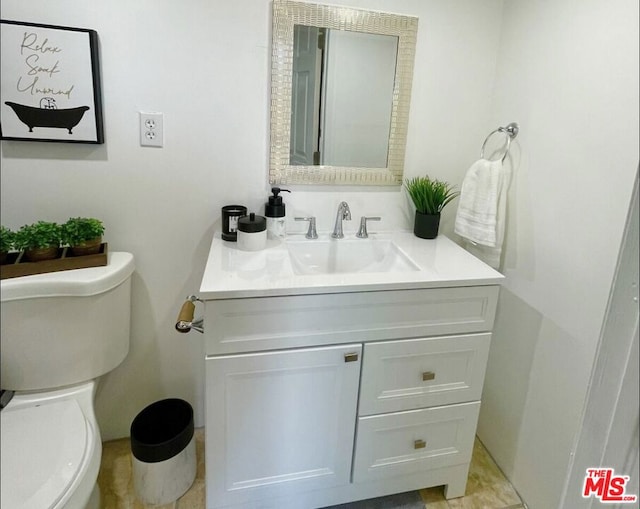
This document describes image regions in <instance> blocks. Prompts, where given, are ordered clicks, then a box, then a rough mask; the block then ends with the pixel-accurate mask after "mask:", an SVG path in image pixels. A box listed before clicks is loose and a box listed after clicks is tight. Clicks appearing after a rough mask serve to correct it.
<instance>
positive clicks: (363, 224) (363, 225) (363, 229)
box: [356, 216, 382, 239]
mask: <svg viewBox="0 0 640 509" xmlns="http://www.w3.org/2000/svg"><path fill="white" fill-rule="evenodd" d="M380 219H382V218H381V217H379V216H369V217H367V216H362V217H361V218H360V229H359V230H358V233H356V237H358V238H359V239H366V238H368V237H369V234H368V233H367V221H380Z"/></svg>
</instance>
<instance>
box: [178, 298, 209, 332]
mask: <svg viewBox="0 0 640 509" xmlns="http://www.w3.org/2000/svg"><path fill="white" fill-rule="evenodd" d="M196 302H202V301H201V300H200V299H199V298H198V297H196V296H195V295H189V296H188V297H187V300H186V301H185V302H184V304H182V307H181V308H180V313H178V320H177V321H176V330H177V331H178V332H182V333H187V332H191V329H193V330H195V331H198V332H200V333H203V332H204V323H203V322H204V321H203V318H202V317H200V318H196V319H195V320H194V319H193V315H194V313H195V309H196V304H195V303H196Z"/></svg>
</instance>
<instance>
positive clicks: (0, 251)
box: [0, 226, 16, 263]
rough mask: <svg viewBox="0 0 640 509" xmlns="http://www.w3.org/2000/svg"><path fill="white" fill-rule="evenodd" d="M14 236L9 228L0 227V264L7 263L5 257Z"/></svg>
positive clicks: (11, 246) (11, 245)
mask: <svg viewBox="0 0 640 509" xmlns="http://www.w3.org/2000/svg"><path fill="white" fill-rule="evenodd" d="M15 236H16V234H15V233H13V232H12V231H11V230H10V229H9V228H7V227H5V226H0V263H5V262H6V261H7V255H8V254H9V251H11V249H12V248H13V239H14V238H15Z"/></svg>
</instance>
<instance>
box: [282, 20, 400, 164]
mask: <svg viewBox="0 0 640 509" xmlns="http://www.w3.org/2000/svg"><path fill="white" fill-rule="evenodd" d="M397 52H398V37H396V36H391V35H380V34H370V33H364V32H353V31H345V30H333V29H326V28H318V27H311V26H305V25H295V26H294V52H293V73H292V93H291V143H290V164H291V165H302V166H311V165H331V166H350V167H369V168H385V167H386V166H387V163H388V161H387V158H388V148H389V129H390V125H391V113H392V105H393V88H394V77H395V73H396V59H397Z"/></svg>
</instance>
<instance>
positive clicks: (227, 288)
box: [199, 232, 504, 300]
mask: <svg viewBox="0 0 640 509" xmlns="http://www.w3.org/2000/svg"><path fill="white" fill-rule="evenodd" d="M327 236H328V235H327V234H326V233H325V234H320V237H321V239H322V238H323V237H324V238H326V237H327ZM370 237H371V238H378V239H390V240H392V241H393V242H394V243H395V244H396V246H397V247H398V248H399V249H400V250H401V251H402V252H403V253H404V254H405V255H407V256H408V257H409V258H410V259H411V260H412V261H413V262H414V263H415V264H416V265H417V266H418V267H419V270H414V271H409V272H378V273H348V274H345V273H341V274H311V275H310V274H306V275H298V274H296V273H295V272H294V271H293V268H292V264H291V260H290V258H289V253H288V251H287V247H286V243H285V242H280V241H275V240H269V241H267V247H266V248H265V249H263V250H262V251H254V252H250V251H241V250H240V249H238V245H237V243H235V242H226V241H224V240H222V239H221V237H220V233H219V232H216V233H215V234H214V238H213V241H212V243H211V248H210V250H209V258H208V259H207V265H206V267H205V271H204V274H203V276H202V283H201V285H200V293H199V297H200V299H202V300H215V299H236V298H245V297H271V296H279V295H306V294H319V293H344V292H363V291H366V292H370V291H382V290H403V289H418V288H445V287H456V286H476V285H496V284H500V282H501V280H502V279H503V278H504V276H503V275H502V274H500V273H499V272H497V271H495V270H494V269H492V268H491V267H489V266H488V265H486V264H485V263H483V262H482V261H480V260H478V259H477V258H476V257H474V256H473V255H471V254H470V253H468V252H467V251H465V250H464V249H463V248H461V247H460V246H459V245H458V244H456V243H455V242H453V241H451V240H450V239H448V238H447V237H445V236H444V235H442V234H441V235H438V237H437V238H435V239H433V240H426V239H420V238H418V237H416V236H415V235H414V234H413V232H394V233H373V234H370ZM287 239H288V240H305V239H304V234H289V235H287ZM331 241H332V242H341V240H333V239H332V240H331ZM308 242H314V241H313V240H310V241H308Z"/></svg>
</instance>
